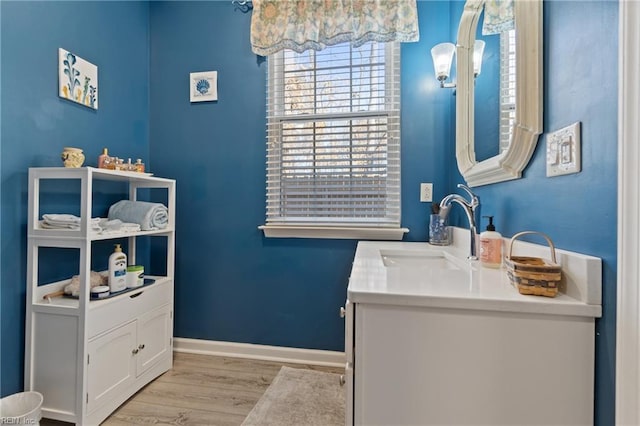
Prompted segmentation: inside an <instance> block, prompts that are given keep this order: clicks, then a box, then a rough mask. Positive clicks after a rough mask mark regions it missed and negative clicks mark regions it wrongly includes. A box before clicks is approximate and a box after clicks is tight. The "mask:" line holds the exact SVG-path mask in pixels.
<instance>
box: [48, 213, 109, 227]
mask: <svg viewBox="0 0 640 426" xmlns="http://www.w3.org/2000/svg"><path fill="white" fill-rule="evenodd" d="M42 219H43V220H42V223H41V224H40V226H41V227H42V228H44V229H73V230H78V229H80V223H81V219H80V218H79V217H78V216H74V215H72V214H45V215H42ZM99 223H100V218H99V217H96V218H93V219H91V222H90V224H91V230H92V231H99V230H100V226H99Z"/></svg>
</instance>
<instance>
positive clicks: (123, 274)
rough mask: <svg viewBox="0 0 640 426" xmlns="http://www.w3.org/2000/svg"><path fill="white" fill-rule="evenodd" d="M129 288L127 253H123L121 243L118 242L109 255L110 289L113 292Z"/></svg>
mask: <svg viewBox="0 0 640 426" xmlns="http://www.w3.org/2000/svg"><path fill="white" fill-rule="evenodd" d="M125 288H127V255H126V254H124V253H123V251H122V248H120V244H116V246H115V249H114V251H113V253H111V256H109V290H111V293H115V292H117V291H122V290H124V289H125Z"/></svg>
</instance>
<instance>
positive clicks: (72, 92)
mask: <svg viewBox="0 0 640 426" xmlns="http://www.w3.org/2000/svg"><path fill="white" fill-rule="evenodd" d="M58 96H60V97H61V98H64V99H68V100H70V101H73V102H77V103H79V104H81V105H84V106H87V107H89V108H93V109H98V67H97V66H96V65H94V64H92V63H91V62H88V61H85V60H84V59H82V58H81V57H79V56H78V55H75V54H73V53H71V52H69V51H68V50H65V49H62V48H59V49H58Z"/></svg>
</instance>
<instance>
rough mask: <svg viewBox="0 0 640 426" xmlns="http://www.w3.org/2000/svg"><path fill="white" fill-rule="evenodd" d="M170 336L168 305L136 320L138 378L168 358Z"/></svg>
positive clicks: (169, 307) (169, 310)
mask: <svg viewBox="0 0 640 426" xmlns="http://www.w3.org/2000/svg"><path fill="white" fill-rule="evenodd" d="M172 334H173V333H172V327H171V305H169V304H167V305H163V306H161V307H159V308H157V309H154V310H152V311H150V312H147V313H146V314H144V315H142V316H141V317H140V318H139V319H138V350H139V351H138V354H137V356H136V363H137V365H136V374H137V375H138V376H139V375H140V374H142V373H144V372H145V371H146V370H148V369H149V368H151V367H152V366H154V365H155V364H156V363H157V362H159V361H160V360H161V359H163V358H164V357H165V356H170V351H171V337H172Z"/></svg>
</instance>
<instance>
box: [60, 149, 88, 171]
mask: <svg viewBox="0 0 640 426" xmlns="http://www.w3.org/2000/svg"><path fill="white" fill-rule="evenodd" d="M60 158H61V159H62V161H63V162H64V166H65V167H81V166H82V163H84V154H83V153H82V150H81V149H80V148H72V147H68V146H67V147H65V148H64V150H63V151H62V155H61V156H60Z"/></svg>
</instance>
